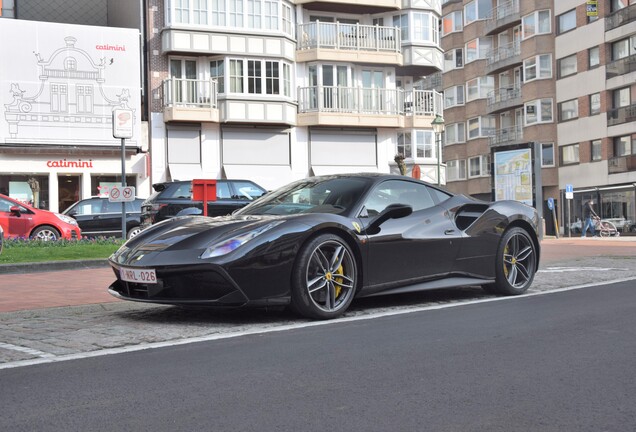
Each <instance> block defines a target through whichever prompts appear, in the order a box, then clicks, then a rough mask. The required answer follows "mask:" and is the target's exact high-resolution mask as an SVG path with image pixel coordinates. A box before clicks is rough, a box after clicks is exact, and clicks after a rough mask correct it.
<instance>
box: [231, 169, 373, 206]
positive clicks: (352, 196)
mask: <svg viewBox="0 0 636 432" xmlns="http://www.w3.org/2000/svg"><path fill="white" fill-rule="evenodd" d="M369 184H370V181H369V180H368V179H365V178H358V177H338V178H333V177H324V178H320V177H319V178H313V179H305V180H300V181H297V182H294V183H291V184H289V185H287V186H284V187H282V188H280V189H278V190H276V191H274V192H271V193H269V194H268V195H266V196H264V197H263V198H261V199H259V200H257V201H255V202H253V203H251V204H249V205H247V206H246V207H243V208H242V209H241V210H239V211H237V212H236V214H242V215H287V214H296V213H333V214H341V215H345V214H348V213H349V212H350V211H351V210H352V209H353V207H355V205H356V204H357V203H358V202H359V200H360V197H361V196H362V195H363V194H364V192H365V191H366V190H367V188H368V185H369Z"/></svg>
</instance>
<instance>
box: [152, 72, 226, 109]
mask: <svg viewBox="0 0 636 432" xmlns="http://www.w3.org/2000/svg"><path fill="white" fill-rule="evenodd" d="M162 89H163V94H162V100H163V106H164V107H171V106H181V107H191V108H217V96H218V94H217V89H216V81H215V80H213V79H208V80H196V79H183V78H170V79H167V80H164V82H163V87H162Z"/></svg>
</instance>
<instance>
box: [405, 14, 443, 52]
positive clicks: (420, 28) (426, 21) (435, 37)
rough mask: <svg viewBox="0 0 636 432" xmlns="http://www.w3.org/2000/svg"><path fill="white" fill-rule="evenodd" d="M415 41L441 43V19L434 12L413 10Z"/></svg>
mask: <svg viewBox="0 0 636 432" xmlns="http://www.w3.org/2000/svg"><path fill="white" fill-rule="evenodd" d="M411 18H412V20H413V39H412V40H413V41H418V42H431V43H434V44H439V21H438V19H437V17H436V16H435V15H434V14H432V13H428V12H427V13H422V12H413V13H412V14H411Z"/></svg>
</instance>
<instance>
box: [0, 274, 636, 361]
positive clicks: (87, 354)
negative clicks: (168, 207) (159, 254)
mask: <svg viewBox="0 0 636 432" xmlns="http://www.w3.org/2000/svg"><path fill="white" fill-rule="evenodd" d="M631 280H636V277H630V278H624V279H614V280H610V281H603V282H595V283H589V284H584V285H576V286H571V287H565V288H558V289H554V290H549V291H538V292H530V293H526V294H522V295H518V296H508V297H491V298H486V299H477V300H470V301H466V302H459V303H448V304H443V305H433V306H417V307H412V308H407V309H399V310H391V311H386V312H378V313H372V314H368V315H360V316H353V317H345V318H338V319H334V320H329V321H311V322H303V323H298V324H288V325H282V326H280V327H273V328H267V329H253V330H246V331H241V332H236V333H224V334H213V335H208V336H199V337H193V338H187V339H181V340H172V341H165V342H154V343H148V344H138V345H132V346H127V347H120V348H109V349H104V350H99V351H91V352H83V353H77V354H67V355H61V356H52V355H51V357H46V358H39V359H31V360H20V361H15V362H9V363H3V364H0V370H1V369H10V368H16V367H23V366H33V365H37V364H44V363H55V362H63V361H68V360H79V359H85V358H91V357H100V356H104V355H111V354H123V353H129V352H135V351H143V350H148V349H156V348H167V347H173V346H178V345H186V344H191V343H197V342H209V341H215V340H221V339H231V338H237V337H242V336H250V335H257V334H265V333H275V332H281V331H288V330H297V329H302V328H307V327H318V326H326V325H333V324H339V323H344V322H353V321H366V320H371V319H376V318H384V317H389V316H397V315H406V314H410V313H414V312H424V311H430V310H439V309H447V308H454V307H460V306H468V305H474V304H480V303H490V302H499V301H510V300H515V299H520V298H526V297H534V296H540V295H547V294H554V293H559V292H565V291H572V290H577V289H583V288H590V287H595V286H600V285H611V284H615V283H621V282H627V281H631ZM44 354H45V353H44Z"/></svg>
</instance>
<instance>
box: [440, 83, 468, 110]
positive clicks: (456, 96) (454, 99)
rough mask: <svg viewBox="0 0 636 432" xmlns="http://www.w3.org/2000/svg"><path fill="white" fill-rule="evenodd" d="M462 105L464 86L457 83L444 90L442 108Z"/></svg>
mask: <svg viewBox="0 0 636 432" xmlns="http://www.w3.org/2000/svg"><path fill="white" fill-rule="evenodd" d="M458 105H464V86H463V85H459V86H455V87H450V88H447V89H446V90H444V108H451V107H454V106H458Z"/></svg>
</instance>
